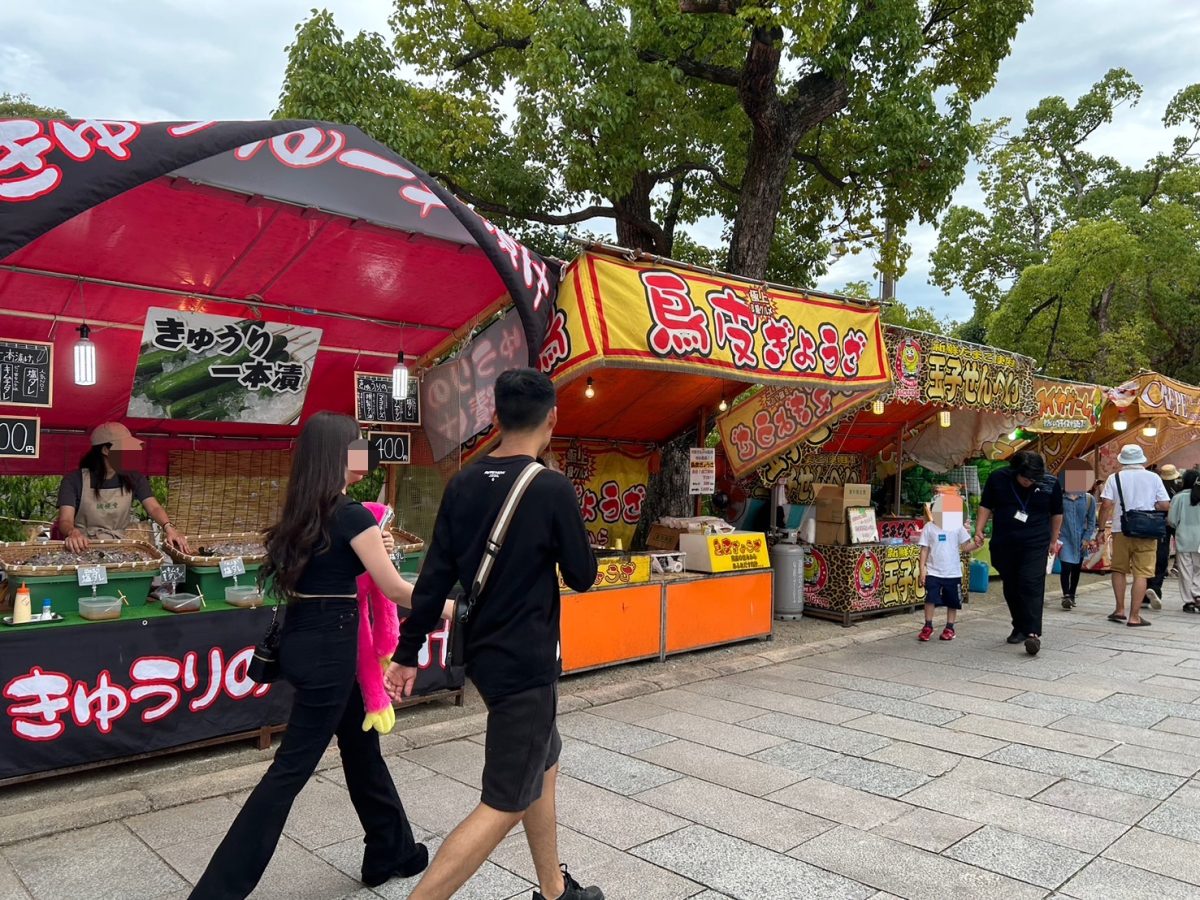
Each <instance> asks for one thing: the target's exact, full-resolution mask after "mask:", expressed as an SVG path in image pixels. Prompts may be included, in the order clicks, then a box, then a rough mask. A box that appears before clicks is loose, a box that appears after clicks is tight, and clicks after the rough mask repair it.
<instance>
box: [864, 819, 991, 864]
mask: <svg viewBox="0 0 1200 900" xmlns="http://www.w3.org/2000/svg"><path fill="white" fill-rule="evenodd" d="M982 827H983V826H981V825H980V824H979V823H978V822H970V821H968V820H966V819H960V818H958V816H950V815H947V814H945V813H940V812H934V811H933V810H930V809H913V810H912V811H911V812H906V813H905V814H904V815H902V816H901V817H900V818H898V819H893V820H892V821H890V822H885V823H884V824H882V825H879V826H877V827H875V828H872V829H871V830H872V832H874V833H875V834H877V835H879V836H880V837H885V838H889V839H890V840H893V841H900V842H901V843H904V844H909V845H911V846H913V847H919V848H921V849H922V850H929V851H930V852H932V853H941V852H942V851H943V850H945V849H946V848H947V847H950V846H951V845H953V844H957V843H958V842H959V841H961V840H962V839H963V838H965V837H966V836H967V835H968V834H971V833H972V832H974V831H978V830H979V829H980V828H982Z"/></svg>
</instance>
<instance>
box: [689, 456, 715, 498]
mask: <svg viewBox="0 0 1200 900" xmlns="http://www.w3.org/2000/svg"><path fill="white" fill-rule="evenodd" d="M688 452H689V453H690V455H691V476H690V477H689V479H688V493H689V494H691V495H693V496H695V495H697V494H713V493H716V490H717V451H716V448H715V447H692V448H691V450H690V451H688Z"/></svg>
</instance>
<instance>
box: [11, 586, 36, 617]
mask: <svg viewBox="0 0 1200 900" xmlns="http://www.w3.org/2000/svg"><path fill="white" fill-rule="evenodd" d="M32 618H33V614H32V610H30V608H29V588H27V587H26V586H25V582H23V581H22V582H21V586H20V587H19V588H17V596H16V600H15V601H14V602H13V624H14V625H23V624H25V623H26V622H28V621H30V619H32Z"/></svg>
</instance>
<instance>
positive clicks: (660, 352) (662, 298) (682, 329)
mask: <svg viewBox="0 0 1200 900" xmlns="http://www.w3.org/2000/svg"><path fill="white" fill-rule="evenodd" d="M601 361H603V362H604V363H605V364H606V365H616V366H625V367H632V368H647V369H657V370H660V371H681V372H692V373H695V374H700V375H713V376H717V377H722V378H730V379H735V380H740V381H746V382H751V383H758V384H786V385H789V386H793V387H794V386H800V385H807V386H816V387H826V388H829V389H831V390H841V391H844V392H851V393H852V392H858V391H865V390H870V389H871V388H874V387H878V386H880V385H885V384H887V383H888V382H889V381H890V373H889V371H888V366H887V361H886V359H885V352H884V343H883V331H882V326H881V325H880V321H879V310H878V309H877V308H875V307H873V306H866V305H863V306H860V305H857V304H853V303H850V302H845V301H840V300H836V299H832V298H824V297H816V296H812V295H809V294H803V293H799V292H795V291H789V290H785V289H783V288H777V287H768V286H762V285H758V286H756V285H754V284H750V283H747V282H743V281H739V280H737V279H734V278H730V277H723V276H721V275H716V274H712V275H710V274H707V273H700V272H692V271H688V270H686V269H680V268H675V267H672V266H668V265H662V264H657V263H651V262H645V261H630V260H626V259H624V258H620V257H615V256H609V255H606V254H597V253H585V254H583V255H582V256H580V257H579V258H578V259H576V260H575V262H573V263H572V264H571V267H570V270H569V271H568V273H567V277H566V278H565V279H564V281H563V284H562V287H561V289H560V290H559V296H558V301H557V308H556V309H555V313H554V315H553V316H552V317H551V322H550V326H549V330H548V333H547V338H546V343H545V344H544V345H543V349H542V353H541V360H540V362H541V368H542V370H543V371H547V372H553V374H554V376H555V378H556V379H562V378H563V377H566V376H568V375H571V374H578V371H579V370H580V369H582V368H586V367H588V366H590V365H594V364H597V363H599V362H601Z"/></svg>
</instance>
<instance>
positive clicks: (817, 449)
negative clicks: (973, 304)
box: [718, 326, 1036, 626]
mask: <svg viewBox="0 0 1200 900" xmlns="http://www.w3.org/2000/svg"><path fill="white" fill-rule="evenodd" d="M885 340H886V346H887V354H888V360H889V361H890V363H891V366H892V372H893V381H892V383H891V385H890V386H889V387H888V388H887V390H886V391H884V392H882V393H880V394H879V395H878V396H877V397H875V398H874V399H873V400H871V401H869V402H863V403H859V404H857V405H856V406H855V407H854V408H852V409H851V410H849V411H848V412H847V413H846V414H845V415H843V416H842V418H841V419H840V420H839V421H837V422H836V423H834V424H833V425H831V426H829V427H828V428H826V429H823V430H821V431H820V432H818V433H815V434H813V435H810V436H807V437H805V438H804V439H802V440H801V441H799V442H797V443H796V444H794V445H793V446H792V447H791V448H789V449H788V450H787V452H786V453H784V454H782V455H781V456H779V457H776V458H775V459H774V460H772V461H771V462H769V463H767V464H766V465H763V466H762V467H761V468H760V469H759V475H760V477H761V478H762V479H763V480H764V482H765V483H768V484H771V485H782V486H785V490H786V492H787V498H788V500H789V502H790V503H791V504H792V505H795V506H797V507H802V508H803V511H802V512H801V513H799V516H800V517H803V518H806V519H807V520H808V522H810V523H811V524H809V525H808V528H807V530H808V534H807V537H808V538H809V541H808V543H809V544H810V546H809V547H808V548H806V550H807V554H808V555H807V558H806V560H805V589H804V590H805V593H804V613H805V615H813V616H819V617H824V618H832V619H834V620H836V621H840V622H841V623H842V624H843V625H846V626H849V625H850V624H852V623H853V622H854V621H855V620H857V619H859V618H862V617H864V616H868V615H874V614H878V613H883V612H891V611H896V610H906V609H913V608H916V607H919V606H922V605H923V604H924V587H923V585H922V584H921V583H920V578H919V568H920V567H919V557H920V548H919V547H918V546H917V544H916V539H917V538H918V537H919V535H920V529H921V528H922V527H923V526H924V516H923V511H916V510H914V511H913V513H912V514H910V515H907V516H904V515H901V512H902V504H901V487H902V479H903V472H904V468H905V467H906V466H908V465H911V464H913V463H917V464H920V465H922V466H924V467H926V468H927V469H930V470H932V471H934V472H942V473H947V475H948V477H947V479H946V480H947V481H948V482H950V483H952V484H957V485H959V486H960V490H961V492H962V493H963V494H964V495H966V496H967V497H968V498H969V497H970V496H978V494H979V489H980V486H979V480H978V475H977V473H976V472H975V470H974V469H973V468H971V467H965V466H963V465H962V463H963V461H964V460H966V459H969V458H970V457H972V456H973V455H975V454H977V453H978V452H979V450H980V448H981V447H983V446H984V445H985V444H987V443H989V442H993V441H995V440H996V439H998V438H999V437H1000V436H1002V435H1006V434H1009V433H1010V432H1012V431H1013V429H1014V428H1015V427H1017V426H1018V425H1021V424H1024V423H1025V422H1027V421H1028V420H1029V419H1030V418H1031V417H1032V415H1033V414H1034V413H1035V411H1036V407H1035V406H1034V391H1033V361H1032V360H1030V359H1028V358H1026V357H1021V356H1016V355H1014V354H1012V353H1008V352H1006V351H1002V350H997V349H995V348H991V347H983V346H979V345H976V344H970V343H965V342H962V341H956V340H952V339H949V338H945V337H940V336H936V335H930V334H925V333H922V332H917V331H911V330H908V329H903V328H898V327H895V326H886V327H885ZM730 418H732V417H730ZM718 424H719V425H721V431H722V438H723V439H725V438H726V436H727V435H731V430H730V429H729V427H728V425H727V423H721V422H719V423H718ZM727 446H728V444H727ZM875 477H877V478H878V479H880V480H882V482H883V485H884V487H885V488H886V490H883V491H882V492H881V493H880V494H877V495H876V496H874V497H873V496H872V492H871V488H870V482H871V481H872V480H873V478H875ZM888 491H890V496H889V495H888ZM867 507H870V508H871V512H870V513H869V514H866V513H864V514H862V515H860V516H859V518H861V519H862V521H861V522H859V523H857V524H858V526H859V529H860V533H858V534H855V532H854V530H852V528H851V525H852V523H853V522H854V514H853V511H854V510H856V509H864V510H865V509H866V508H867ZM888 513H890V514H891V515H888ZM797 524H798V523H797ZM963 578H964V581H963V590H964V596H965V595H966V590H967V588H968V585H969V576H968V572H967V568H966V567H965V566H964V576H963Z"/></svg>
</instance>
